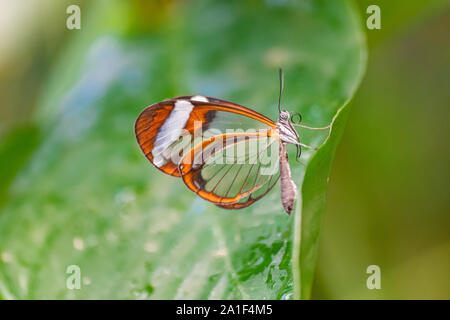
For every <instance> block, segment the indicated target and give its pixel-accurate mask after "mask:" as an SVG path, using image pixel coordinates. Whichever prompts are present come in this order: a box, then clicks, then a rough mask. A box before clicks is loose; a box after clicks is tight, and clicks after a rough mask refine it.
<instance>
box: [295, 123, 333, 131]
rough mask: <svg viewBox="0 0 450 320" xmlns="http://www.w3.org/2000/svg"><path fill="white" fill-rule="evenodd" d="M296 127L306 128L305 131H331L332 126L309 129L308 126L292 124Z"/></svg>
mask: <svg viewBox="0 0 450 320" xmlns="http://www.w3.org/2000/svg"><path fill="white" fill-rule="evenodd" d="M291 124H292V125H293V126H294V127H300V128H305V129H308V130H328V129H331V125H330V124H329V125H327V126H326V127H321V128H313V127H308V126H305V125H303V124H298V123H291Z"/></svg>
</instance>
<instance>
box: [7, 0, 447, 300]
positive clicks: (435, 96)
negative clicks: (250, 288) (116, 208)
mask: <svg viewBox="0 0 450 320" xmlns="http://www.w3.org/2000/svg"><path fill="white" fill-rule="evenodd" d="M268 2H273V3H278V4H280V5H283V4H284V3H286V2H289V1H288V0H286V1H284V0H273V1H268ZM300 2H301V1H300ZM69 4H79V5H80V6H81V7H82V29H81V30H80V31H77V30H74V31H70V30H67V29H66V28H65V20H66V17H67V15H66V14H65V9H66V7H67V6H68V5H69ZM356 4H357V8H358V10H359V14H360V15H361V16H362V18H363V21H364V19H365V18H366V17H367V15H366V13H365V8H367V6H368V5H370V4H378V5H379V6H380V8H381V24H382V28H381V30H367V29H365V28H364V31H365V33H366V36H367V42H368V53H369V59H368V65H367V71H366V75H365V77H364V79H363V81H362V83H361V85H360V88H359V90H358V91H357V93H356V95H355V96H354V98H353V100H352V101H351V103H350V106H351V112H350V116H349V119H348V123H347V128H346V130H345V133H344V136H343V138H342V140H341V143H340V146H339V148H338V151H337V154H336V157H335V161H334V164H333V169H332V175H331V179H330V183H329V187H328V200H327V209H326V213H325V216H324V221H323V229H322V231H321V239H320V248H319V259H318V265H317V271H316V277H315V282H314V287H313V290H312V298H316V299H346V298H350V299H419V298H424V299H432V298H437V299H448V298H450V279H449V270H450V255H449V252H450V236H449V226H450V220H449V212H450V200H449V197H448V190H449V187H450V186H449V181H450V179H449V178H450V176H449V173H450V172H449V162H448V161H449V160H450V155H449V148H448V146H447V143H445V141H448V139H449V138H450V137H449V130H448V125H449V120H450V112H449V101H450V93H449V92H450V91H449V88H450V59H449V57H450V42H449V41H448V30H450V6H449V4H448V1H439V0H434V1H420V0H414V1H408V2H405V1H400V0H396V1H387V0H386V1H375V0H374V1H366V0H364V1H362V0H361V1H356ZM172 5H173V1H134V2H132V5H131V6H129V5H121V3H120V2H115V3H114V5H113V6H114V7H113V8H112V9H111V10H114V12H115V14H111V13H107V12H104V11H101V12H99V11H98V8H97V9H96V8H95V6H96V3H95V1H51V0H46V1H17V2H10V1H6V0H5V1H1V2H0V33H1V36H0V39H1V40H0V52H2V54H1V55H0V97H1V102H2V105H1V107H0V155H1V158H0V168H1V169H0V170H1V171H0V179H1V181H2V183H1V184H0V206H1V207H5V206H6V205H7V204H8V201H9V198H8V197H9V194H10V193H11V190H10V187H11V185H12V184H13V182H14V184H15V185H18V186H19V187H18V188H19V189H20V188H23V183H27V182H22V183H21V181H17V179H18V178H17V177H18V175H17V174H18V173H19V171H20V169H21V168H22V167H23V166H24V164H25V163H26V162H27V160H28V159H29V156H30V155H31V153H32V152H33V150H34V148H35V147H36V146H37V145H39V144H40V143H41V140H40V139H43V138H44V137H45V139H47V138H48V135H47V134H46V132H45V130H46V129H45V128H44V129H42V128H40V127H39V126H38V125H36V123H40V122H43V121H44V122H45V121H48V118H49V117H50V116H49V115H51V114H53V113H54V112H57V110H56V111H55V110H52V109H51V108H56V107H54V106H53V107H52V101H55V99H57V97H59V96H61V92H64V90H67V89H66V88H67V84H68V83H70V80H68V79H66V78H65V76H66V75H67V74H70V73H72V74H77V73H78V74H80V73H81V72H82V71H81V70H82V69H83V68H81V66H80V65H78V64H77V63H76V61H77V60H76V57H81V56H82V55H84V53H83V48H80V46H75V45H74V43H80V42H86V43H87V42H88V41H89V40H88V39H90V38H95V37H96V34H99V33H101V30H102V29H108V30H115V31H116V32H117V33H118V34H123V35H126V36H129V37H131V38H133V37H145V36H146V34H150V35H154V34H158V32H157V31H158V30H160V29H161V30H165V31H164V32H166V33H167V35H169V36H170V34H171V32H172V28H173V29H176V28H177V26H176V23H173V20H169V18H168V17H169V14H170V10H171V6H172ZM121 9H123V10H121ZM105 10H107V9H105ZM94 13H95V14H94ZM102 14H103V18H102V17H100V16H101V15H102ZM105 16H106V17H108V19H106V21H105V19H104V17H105ZM218 16H219V17H220V13H218ZM96 21H97V23H96ZM98 21H102V22H101V23H98ZM222 22H223V21H222ZM171 23H173V24H174V26H173V27H172V26H171V25H170V24H171ZM218 23H221V21H220V20H218ZM224 23H226V21H225V22H224ZM155 30H156V31H155ZM164 32H163V33H162V34H163V35H164ZM233 32H234V33H238V30H233ZM159 36H161V34H160V35H159ZM238 36H239V35H238V34H236V37H238ZM156 39H157V38H156ZM155 41H157V40H155ZM255 41H258V35H255ZM169 43H170V41H169ZM113 45H114V44H113ZM131 45H136V44H135V43H134V44H133V43H131ZM116 49H117V48H116ZM172 49H173V50H180V49H181V48H180V47H179V46H178V45H177V44H176V43H173V47H172ZM197 50H199V51H200V50H202V48H200V47H199V48H197ZM118 52H119V54H122V53H121V51H120V48H119V50H118ZM94 54H95V53H94ZM101 54H104V52H102V53H101ZM116 54H117V53H116ZM155 54H160V53H155ZM194 54H195V53H194ZM249 54H251V52H250V53H249ZM199 56H201V54H199ZM106 58H108V57H106ZM106 58H105V59H106ZM120 58H121V57H119V59H118V58H117V57H113V58H112V59H113V61H119V62H121V61H122V60H120ZM125 58H126V59H125ZM125 58H124V59H123V60H127V59H138V60H139V59H143V60H144V62H145V57H137V58H136V57H129V56H126V57H125ZM114 59H118V60H114ZM74 61H75V62H74ZM94 61H95V59H94ZM124 64H125V68H126V61H125V62H124ZM174 66H176V67H178V68H184V67H185V66H184V65H183V61H177V60H176V58H175V63H174V64H172V69H170V70H166V71H165V72H168V73H170V74H173V77H176V68H175V67H174ZM120 67H121V66H118V68H120ZM159 67H161V68H162V69H163V67H164V66H158V67H155V70H157V72H161V70H160V69H161V68H159ZM230 67H233V64H231V65H230ZM186 68H189V66H187V67H186ZM211 68H213V66H211ZM62 69H64V70H65V71H66V72H65V73H64V74H61V75H59V74H55V73H57V72H58V70H62ZM67 70H69V71H67ZM107 71H108V70H104V72H107ZM111 72H113V71H111ZM112 74H114V73H112ZM120 75H121V76H123V77H125V78H124V79H123V81H124V82H127V81H129V82H130V83H132V84H136V83H138V82H139V74H134V73H132V72H131V73H126V72H125V73H120ZM155 76H157V74H156V75H155ZM244 76H246V77H249V75H244ZM81 77H82V75H81ZM94 79H95V77H94ZM136 79H137V80H136ZM192 80H193V81H207V79H192ZM271 80H272V79H270V78H267V80H264V81H271ZM172 81H175V82H176V81H177V80H176V79H172ZM85 85H88V86H89V85H91V86H96V85H98V86H99V88H100V89H99V91H100V93H98V95H99V96H98V97H89V96H83V97H81V98H82V99H81V100H79V101H77V103H79V104H82V103H83V101H89V100H90V99H94V98H95V99H97V98H98V99H100V100H101V99H102V96H101V95H102V92H101V90H102V86H104V87H107V86H108V85H109V84H108V83H103V84H98V83H88V84H85ZM218 85H220V84H217V83H213V84H211V87H210V89H211V92H214V90H217V89H215V86H218ZM287 85H288V86H289V83H288V84H287ZM162 86H163V85H161V87H156V88H155V90H156V91H158V92H161V95H163V96H170V95H178V94H181V93H180V92H166V91H164V88H163V87H162ZM179 87H181V88H182V87H183V84H180V85H179ZM49 88H50V89H49ZM144 88H145V89H146V90H147V88H146V87H145V86H142V87H139V85H137V86H135V85H132V86H131V87H130V88H128V89H127V90H130V91H129V92H131V95H133V90H143V89H144ZM152 89H153V88H152ZM49 90H50V91H49ZM74 90H75V91H76V90H77V89H76V88H75V89H74ZM240 90H241V91H245V90H250V88H245V87H242V88H241V89H240ZM251 90H256V89H255V88H251ZM275 92H276V86H274V90H273V92H270V93H267V94H266V96H265V97H268V96H272V95H273V94H274V93H275ZM183 94H185V93H184V92H183ZM186 94H188V93H186ZM257 94H258V92H248V93H244V94H243V95H244V96H254V95H257ZM269 94H270V95H269ZM293 94H295V93H293V92H291V95H293ZM261 96H263V95H261ZM83 99H84V100H83ZM121 99H122V100H121ZM123 99H124V96H123V95H122V96H121V95H118V97H117V100H118V101H119V102H118V104H120V101H122V103H125V101H123ZM139 99H143V98H142V96H141V97H140V98H139ZM139 99H138V101H135V103H136V104H138V105H141V106H143V105H145V102H144V101H141V100H139ZM261 99H262V98H261ZM244 101H245V100H244ZM150 102H154V101H148V102H147V104H148V103H150ZM130 112H131V111H130ZM129 115H130V117H133V114H131V113H130V114H129ZM82 116H83V117H86V121H88V120H89V118H90V117H91V115H90V114H82ZM270 116H272V117H273V116H274V115H273V114H272V115H270ZM42 130H43V131H44V132H43V131H42ZM77 130H80V132H82V128H81V129H80V128H78V129H77ZM105 130H107V128H105ZM120 130H125V131H126V130H129V128H123V129H120ZM73 134H74V135H76V134H77V131H75V132H74V133H73ZM103 138H104V139H107V138H108V135H107V134H105V136H104V137H103ZM73 139H74V141H75V142H76V139H77V138H76V137H74V138H73ZM117 143H118V144H120V143H121V142H120V141H118V142H117ZM90 147H91V148H96V144H95V141H94V142H93V144H92V146H90ZM128 148H135V146H134V145H133V146H129V147H128ZM5 151H7V152H5ZM43 152H47V156H48V159H49V163H46V164H39V165H38V166H37V168H35V169H33V170H34V171H39V170H40V167H39V166H44V167H45V166H52V165H53V163H54V162H52V161H55V160H54V158H52V154H53V153H52V152H53V151H52V150H46V151H43ZM123 152H124V153H125V152H127V151H126V150H124V151H123ZM105 156H107V155H106V154H105ZM133 159H134V158H133ZM138 160H142V159H141V158H137V159H136V161H138ZM118 161H119V160H118ZM115 165H116V166H117V167H120V165H121V163H120V161H119V162H118V163H116V164H115ZM65 169H66V168H60V169H58V170H61V172H63V171H64V170H65ZM33 170H32V171H33ZM58 170H56V171H54V172H55V174H57V173H58ZM111 174H112V175H114V172H112V173H111ZM117 174H118V175H120V174H122V173H121V172H120V170H118V171H117ZM133 174H135V176H131V177H122V178H123V179H130V180H132V179H135V180H136V181H141V180H142V179H144V177H139V176H137V175H136V173H133ZM73 175H76V173H73ZM53 178H54V177H51V176H50V177H47V179H48V184H49V185H51V180H52V179H53ZM69 178H70V176H69V177H68V179H69ZM91 179H95V177H91ZM140 179H141V180H140ZM114 181H115V180H114V179H113V178H111V181H108V183H114ZM90 182H92V181H89V180H87V181H84V182H83V183H90ZM67 183H68V184H70V180H68V181H67ZM21 184H22V185H21ZM94 185H95V186H97V185H98V186H101V182H95V184H94ZM142 185H143V183H142ZM46 187H48V186H43V188H46ZM79 188H80V189H75V190H74V191H75V192H77V195H76V197H77V198H78V199H82V192H83V191H82V185H81V186H80V187H79ZM36 191H37V192H38V191H39V190H36ZM128 191H129V190H122V192H121V193H119V195H118V198H117V197H116V199H115V201H117V202H119V204H120V205H124V206H125V205H127V203H128V198H129V197H132V196H133V195H132V193H130V192H128ZM189 196H190V195H189V194H187V192H186V195H184V194H183V195H182V197H189ZM16 201H21V202H22V203H23V204H24V205H23V206H24V207H25V208H24V209H23V210H24V212H26V210H32V208H27V207H26V203H27V201H28V199H19V200H16ZM52 201H53V202H54V203H56V204H57V205H56V206H58V205H61V206H63V205H64V199H60V198H58V197H57V196H55V198H54V199H53V200H52ZM31 203H32V202H31ZM105 205H106V204H105ZM87 207H88V209H90V210H95V206H94V205H91V204H89V203H87ZM52 210H54V211H55V212H53V213H52V212H51V211H52ZM56 211H57V210H56V209H55V208H53V207H51V208H49V214H50V215H51V214H57V213H56ZM2 213H4V212H2V211H0V215H1V214H2ZM1 218H2V217H0V223H3V225H1V228H0V230H3V232H6V231H5V230H10V229H12V226H8V224H6V222H7V221H9V220H8V219H4V220H2V219H1ZM279 219H285V217H282V218H279ZM16 223H17V220H16ZM23 223H24V224H25V225H27V223H31V222H29V221H27V220H26V219H25V218H24V221H23ZM67 223H70V221H68V222H67ZM44 224H45V223H44ZM90 227H91V226H89V222H86V225H77V226H76V228H80V229H83V228H86V229H89V228H90ZM96 227H98V226H96ZM101 228H103V229H102V230H104V232H105V233H107V231H108V225H107V223H105V224H104V225H102V226H101ZM27 230H34V229H33V228H32V227H31V228H30V229H27ZM35 231H36V230H35ZM18 236H19V235H18ZM55 236H56V235H55ZM113 236H114V235H111V237H113ZM141 240H142V239H136V241H137V242H138V241H141ZM17 241H19V239H18V240H17ZM1 245H2V244H1V243H0V249H1ZM84 245H85V246H89V243H84ZM128 245H129V243H128ZM75 246H76V244H75ZM124 247H126V244H124ZM148 249H149V251H152V248H148ZM5 252H6V251H4V252H3V255H2V257H1V258H2V259H3V262H7V261H8V260H9V259H10V258H11V257H9V256H8V255H7V254H5ZM26 263H29V261H27V262H26ZM26 263H25V265H26ZM49 263H50V264H51V263H52V261H50V262H49ZM105 264H106V265H107V264H108V262H105ZM123 264H124V266H123V268H124V269H126V264H127V262H126V261H125V262H124V263H123ZM373 264H375V265H379V266H380V268H381V272H382V280H381V285H382V289H381V290H368V289H367V288H366V279H367V276H368V275H367V274H366V273H365V270H366V268H367V266H369V265H373ZM29 267H32V268H35V269H45V266H43V267H40V266H35V265H31V266H29ZM1 270H2V269H1V268H0V273H1ZM105 270H106V271H105ZM105 270H103V271H102V272H115V270H110V269H108V267H105ZM44 275H45V272H44ZM288 277H289V276H288ZM41 280H42V279H41ZM44 280H45V279H44ZM21 281H22V282H23V281H26V280H20V279H19V284H20V286H22V287H23V286H26V285H27V284H23V283H21ZM137 281H138V282H139V280H137ZM86 282H89V280H86ZM0 285H1V286H0V289H2V288H3V289H4V287H5V286H8V283H6V285H5V284H4V283H3V284H2V283H0ZM9 285H11V284H9ZM34 285H35V286H36V284H34ZM11 287H14V286H13V285H11ZM107 290H114V286H112V288H105V292H107ZM139 290H141V291H142V292H146V293H147V294H148V295H151V294H152V292H153V288H152V287H151V286H147V287H144V288H139ZM283 290H284V289H282V290H280V292H284V291H283ZM102 293H104V292H100V294H102ZM3 294H4V293H3ZM13 296H14V295H13ZM25 296H26V295H25ZM136 297H138V295H137V296H136ZM144 297H145V296H144ZM2 298H8V297H7V296H5V295H4V296H3V297H2ZM34 298H39V296H37V297H34Z"/></svg>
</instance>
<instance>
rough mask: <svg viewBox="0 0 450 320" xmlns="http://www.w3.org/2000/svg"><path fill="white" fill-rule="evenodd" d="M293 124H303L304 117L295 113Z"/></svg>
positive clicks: (292, 119) (292, 117) (292, 118)
mask: <svg viewBox="0 0 450 320" xmlns="http://www.w3.org/2000/svg"><path fill="white" fill-rule="evenodd" d="M291 122H292V123H294V124H299V123H300V122H302V115H301V114H300V113H298V112H295V113H293V114H292V116H291Z"/></svg>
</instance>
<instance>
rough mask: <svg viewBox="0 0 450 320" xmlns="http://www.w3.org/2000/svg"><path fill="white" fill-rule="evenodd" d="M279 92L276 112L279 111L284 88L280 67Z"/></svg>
mask: <svg viewBox="0 0 450 320" xmlns="http://www.w3.org/2000/svg"><path fill="white" fill-rule="evenodd" d="M279 71H280V94H279V95H278V112H281V95H282V94H283V90H284V73H283V70H282V69H281V68H280V69H279Z"/></svg>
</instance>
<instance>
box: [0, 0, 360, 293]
mask: <svg viewBox="0 0 450 320" xmlns="http://www.w3.org/2000/svg"><path fill="white" fill-rule="evenodd" d="M100 3H101V4H100V5H96V6H95V7H93V8H92V11H91V12H90V17H91V19H96V20H95V23H92V22H91V23H90V24H89V21H88V22H87V24H86V27H85V29H82V31H80V32H82V33H81V36H80V37H78V38H76V39H75V40H74V41H75V42H73V43H72V44H71V46H70V51H69V52H68V53H67V54H66V55H65V56H64V57H63V60H62V61H61V62H60V63H59V64H58V65H57V66H56V69H55V72H54V76H53V78H52V79H50V81H49V85H48V87H47V90H46V92H44V95H43V99H42V103H41V105H40V108H39V116H38V117H37V126H38V127H39V132H42V133H41V137H40V139H39V142H36V143H39V145H38V147H37V149H36V151H35V152H34V153H33V154H32V155H31V157H30V160H29V162H28V164H27V165H25V166H22V165H21V168H20V169H15V170H19V174H18V175H17V176H16V177H15V179H14V181H13V182H12V184H11V186H10V187H9V190H8V193H7V196H5V197H6V200H5V203H4V206H3V207H2V209H1V211H0V257H1V259H0V297H2V298H29V299H36V298H41V299H42V298H56V299H63V298H76V299H80V298H84V299H90V298H109V299H115V298H125V299H128V298H129V299H135V298H150V299H173V298H200V299H207V298H210V299H213V298H221V299H240V298H248V299H282V298H283V299H289V298H291V297H292V293H293V292H294V287H295V288H296V289H295V292H296V294H297V297H299V292H300V291H299V288H300V287H299V286H300V284H301V285H302V291H304V292H309V290H310V286H311V281H312V271H313V268H314V260H315V255H316V251H317V248H316V247H317V244H316V242H317V239H318V231H319V226H320V213H321V212H322V208H323V205H324V198H323V197H324V193H325V188H326V180H327V177H328V173H329V168H330V166H331V160H332V155H333V153H334V150H335V149H336V146H337V143H338V141H339V138H340V135H341V134H342V131H343V127H344V123H345V119H346V114H347V112H348V111H347V110H346V109H342V106H343V104H344V103H345V101H347V100H348V99H349V98H350V97H351V96H352V94H353V92H354V90H355V88H356V86H357V84H358V83H359V81H360V78H361V74H362V70H363V65H364V60H365V49H364V43H363V38H362V35H361V27H360V23H359V21H358V17H357V14H356V11H355V9H354V8H353V7H352V6H351V4H350V3H349V2H347V1H302V2H296V1H295V2H294V1H271V0H267V1H265V2H263V1H249V2H244V1H226V2H225V1H224V2H218V1H197V2H189V5H188V4H185V3H184V2H183V1H179V2H175V3H174V4H173V5H172V6H169V7H160V8H159V7H158V8H154V7H153V6H152V7H151V9H152V10H149V11H145V10H146V9H148V8H146V7H145V5H144V7H140V6H141V5H143V4H142V3H140V2H137V3H138V4H131V3H130V4H128V5H124V3H123V2H120V4H119V2H112V1H109V2H100ZM119 6H120V7H119ZM115 9H120V12H123V13H124V15H127V19H123V21H126V22H123V21H122V20H121V18H120V17H119V18H120V19H119V18H118V16H117V11H116V10H115ZM115 12H116V13H115ZM142 17H143V18H142ZM119 20H120V21H119ZM91 21H92V20H91ZM112 21H113V22H114V21H117V23H122V27H120V28H117V24H116V23H113V22H112ZM123 24H125V25H123ZM108 26H111V27H108ZM112 26H114V27H112ZM83 28H84V27H83ZM66 66H70V67H67V68H66ZM74 66H77V67H76V68H75V67H74ZM278 67H283V69H284V70H285V74H286V80H285V84H286V88H285V96H284V97H283V106H285V108H286V109H288V110H290V111H299V112H301V113H302V115H303V119H304V123H305V124H306V125H310V126H324V125H327V124H329V123H330V122H331V120H332V119H334V121H333V129H332V130H331V134H330V135H329V136H328V134H327V132H322V133H320V132H313V133H309V132H304V131H302V132H301V135H302V138H303V141H304V142H305V143H307V144H311V145H320V144H321V143H322V142H324V144H323V145H322V147H321V148H320V149H319V150H318V151H317V152H316V153H315V154H314V153H313V152H309V151H304V158H303V162H304V163H305V164H306V165H307V166H306V172H305V168H304V167H302V166H297V165H296V164H294V163H292V166H293V175H294V178H295V181H296V182H297V184H298V185H302V183H303V186H302V188H301V195H302V198H303V201H299V203H298V207H299V208H300V204H302V206H301V207H302V208H303V209H302V215H303V222H302V232H301V233H300V232H299V230H300V229H298V228H297V227H298V225H299V222H300V219H299V217H300V211H298V212H297V213H296V217H295V221H296V224H295V225H294V217H289V216H288V215H286V214H285V213H284V211H283V209H282V207H281V203H280V195H279V188H278V187H277V188H274V190H273V191H271V192H270V193H269V194H268V195H267V196H266V197H265V198H264V199H262V200H260V201H258V202H257V203H255V204H254V205H252V206H251V207H249V208H247V209H243V210H239V211H226V210H222V209H219V208H217V207H215V206H214V205H212V204H210V203H207V202H205V201H203V200H201V199H199V198H197V197H196V196H195V195H194V194H193V193H192V192H190V191H189V190H188V189H187V188H186V187H185V186H184V185H183V184H182V183H181V181H180V180H179V179H175V178H172V177H169V176H166V175H163V174H162V173H161V172H159V171H158V170H155V169H154V168H153V166H151V165H150V164H149V163H148V162H147V160H146V159H145V158H144V157H143V155H142V154H141V152H140V150H139V148H138V146H137V144H136V141H135V137H134V134H133V125H134V121H135V119H136V117H137V115H138V114H139V112H140V111H141V110H142V109H143V108H144V107H145V106H146V105H149V104H151V103H154V102H157V101H160V100H163V99H165V98H169V97H172V96H176V95H185V94H194V93H195V94H203V95H209V96H216V97H218V98H222V99H226V100H231V101H235V102H237V103H240V104H243V105H246V106H249V107H251V108H253V109H255V110H257V111H259V112H262V113H264V114H266V115H268V116H269V117H271V118H273V119H276V117H277V109H276V101H277V91H278V79H277V77H278V75H277V69H278ZM60 79H62V81H59V80H60ZM337 113H339V115H338V116H336V114H337ZM293 151H294V150H291V153H292V152H293ZM292 155H293V154H292ZM291 158H292V157H291ZM11 160H12V159H11ZM22 162H23V161H22ZM303 177H304V181H303ZM8 185H9V184H8ZM317 213H319V214H317ZM294 227H295V229H294ZM300 236H301V242H300ZM300 247H301V250H302V252H301V255H300V254H299V249H300ZM293 253H294V254H293ZM293 257H294V260H293ZM292 261H293V262H294V263H292ZM71 265H77V266H79V267H80V271H81V289H79V290H76V289H74V290H71V289H69V288H68V287H67V286H66V285H67V283H66V282H67V280H69V281H70V280H71V279H73V276H76V274H67V273H66V270H67V268H68V267H69V266H71ZM299 270H300V271H299ZM299 272H300V273H301V277H299V276H298V273H299ZM294 279H295V281H294ZM302 297H305V296H303V295H302Z"/></svg>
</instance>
